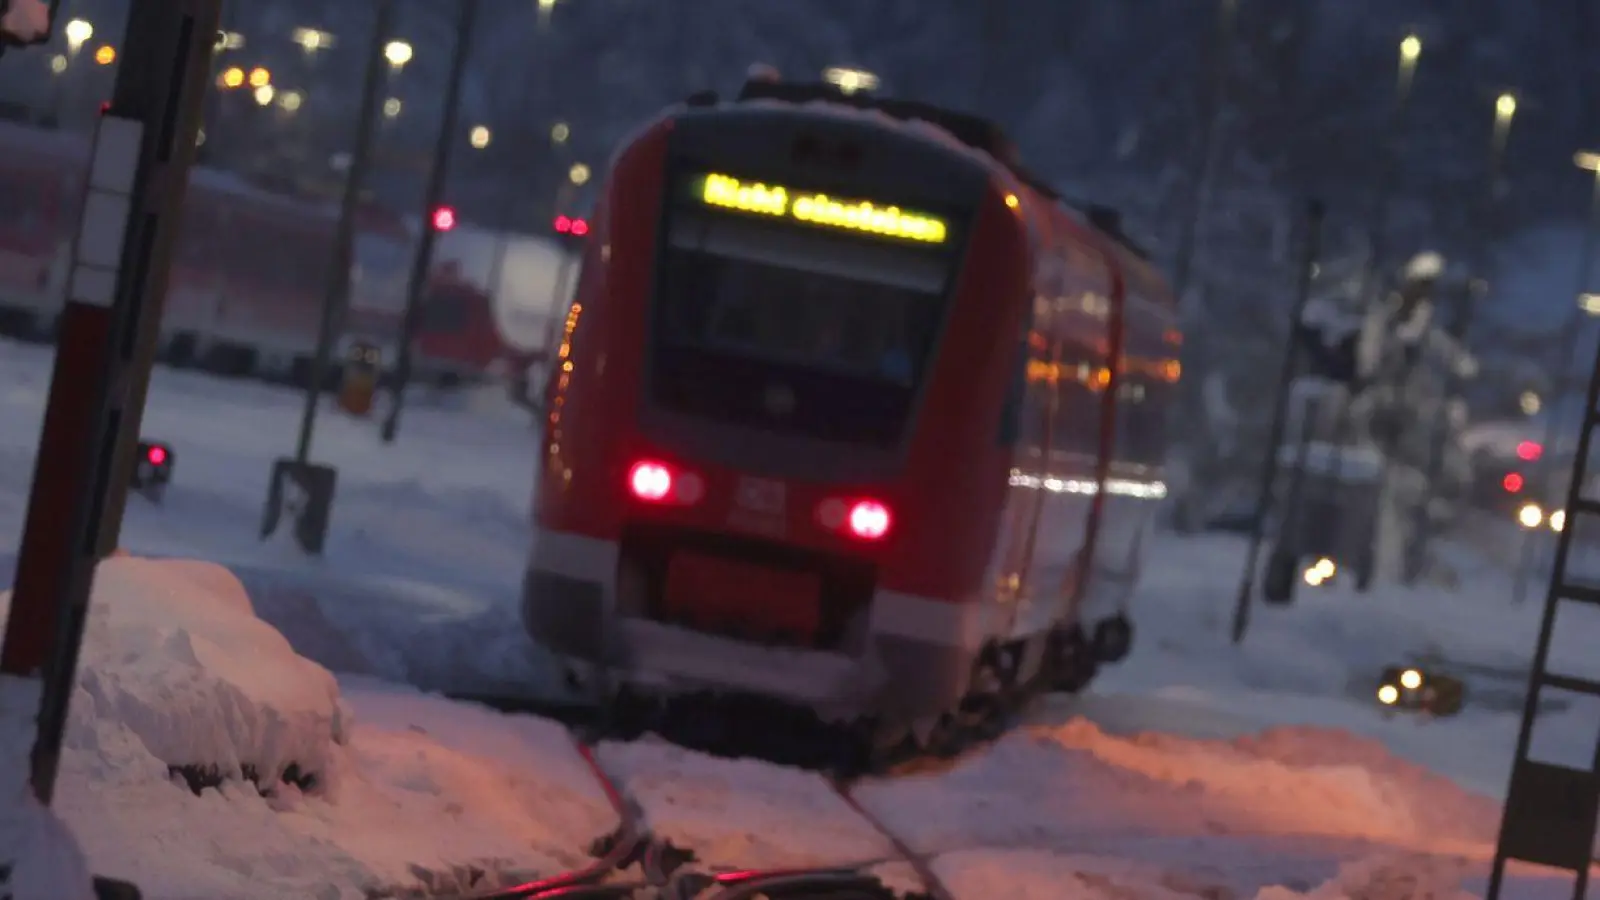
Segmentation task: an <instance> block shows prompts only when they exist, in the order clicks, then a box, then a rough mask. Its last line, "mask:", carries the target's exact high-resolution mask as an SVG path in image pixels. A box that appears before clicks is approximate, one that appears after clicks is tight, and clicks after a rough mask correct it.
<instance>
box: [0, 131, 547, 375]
mask: <svg viewBox="0 0 1600 900" xmlns="http://www.w3.org/2000/svg"><path fill="white" fill-rule="evenodd" d="M87 153H88V143H87V139H86V138H85V137H84V136H83V135H81V134H75V133H67V132H58V131H52V130H45V129H39V128H35V127H31V126H27V125H23V124H18V123H15V122H4V121H0V317H4V318H5V319H6V320H7V323H8V325H9V327H10V330H12V331H19V332H22V333H32V334H33V335H36V336H43V335H45V334H48V333H49V331H50V329H51V328H52V324H53V322H54V320H55V317H56V315H57V314H58V313H59V312H60V309H61V304H62V297H63V294H64V291H65V289H66V257H67V252H68V247H69V242H70V240H71V239H72V234H73V229H74V227H75V222H76V216H77V208H78V203H79V198H80V194H81V177H82V173H83V171H84V165H85V162H86V160H87ZM334 226H335V211H334V210H333V209H332V208H331V207H330V206H329V205H328V204H325V203H321V202H317V201H314V200H308V199H302V198H296V197H291V196H286V195H283V194H276V193H272V192H270V191H267V190H263V189H262V188H260V187H257V186H254V185H251V184H249V183H247V182H246V181H244V180H243V179H241V178H239V177H238V176H235V175H231V174H228V173H225V172H219V171H216V170H212V169H205V168H197V169H195V170H194V171H193V172H192V174H191V179H190V185H189V191H188V198H187V206H186V208H185V212H184V223H183V233H182V235H181V236H180V238H179V242H178V248H177V256H176V259H175V260H174V266H173V272H172V280H171V286H170V289H169V293H168V297H167V304H166V309H165V313H164V316H163V320H162V331H163V336H164V340H165V348H166V351H167V354H168V357H169V359H173V360H174V361H178V362H188V363H191V364H198V365H202V366H204V367H206V368H212V369H216V370H220V371H227V372H232V373H234V374H247V373H255V374H261V375H267V376H284V375H289V374H291V373H294V372H297V371H298V372H300V373H302V376H301V377H304V374H303V373H305V372H307V371H309V356H310V354H311V352H312V350H313V348H314V347H315V344H316V333H317V328H318V324H319V321H320V310H321V306H322V301H323V296H324V294H325V292H326V289H327V275H328V266H329V264H330V263H331V258H330V250H329V248H330V247H331V246H332V244H333V234H334ZM413 243H414V241H413V235H412V234H411V231H410V229H408V228H407V226H406V225H405V223H404V222H403V221H402V220H401V219H400V218H399V217H397V216H394V215H392V214H389V213H386V212H384V211H382V210H379V209H375V208H366V209H363V210H362V211H361V218H360V220H359V221H358V233H357V238H356V253H355V256H356V266H355V270H354V271H353V272H352V296H351V303H350V309H349V311H348V316H347V318H346V321H345V333H344V341H345V342H346V343H348V342H349V341H352V340H367V341H371V342H373V343H376V344H377V345H379V346H380V347H385V348H386V353H385V355H386V357H387V358H389V359H393V358H394V353H393V345H394V341H395V340H396V338H397V337H398V334H399V322H400V310H401V304H402V298H403V289H404V279H405V275H406V271H407V267H408V266H409V263H410V255H411V252H412V246H413ZM415 346H416V351H417V356H418V372H419V374H420V375H423V376H424V377H426V376H428V375H430V374H432V375H437V376H439V377H441V378H446V379H450V380H459V379H463V378H474V377H478V376H481V375H484V374H487V373H491V372H494V371H497V370H498V369H500V368H505V367H508V366H509V367H512V368H514V367H516V366H518V365H526V361H527V354H526V353H523V352H521V351H519V350H518V349H516V348H515V347H513V346H511V345H510V344H509V343H508V342H507V341H506V340H505V338H504V336H503V335H502V334H501V333H500V331H499V329H498V328H497V327H496V319H495V310H494V308H493V301H492V298H491V297H490V296H489V295H488V293H486V292H485V291H484V290H483V289H482V288H480V287H478V286H476V285H474V284H472V283H471V282H469V281H467V280H466V279H464V278H462V277H460V274H459V273H457V272H452V271H440V272H436V273H435V276H434V279H433V282H432V284H431V285H430V294H429V297H428V298H427V300H426V305H425V309H424V314H423V318H422V328H421V329H420V331H419V333H418V336H417V343H416V345H415Z"/></svg>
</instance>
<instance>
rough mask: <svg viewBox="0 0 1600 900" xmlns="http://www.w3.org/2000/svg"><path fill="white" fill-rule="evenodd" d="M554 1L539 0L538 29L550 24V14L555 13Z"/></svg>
mask: <svg viewBox="0 0 1600 900" xmlns="http://www.w3.org/2000/svg"><path fill="white" fill-rule="evenodd" d="M555 8H556V0H539V27H541V28H543V27H545V26H546V25H549V24H550V14H551V13H552V12H554V11H555Z"/></svg>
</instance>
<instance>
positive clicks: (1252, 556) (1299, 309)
mask: <svg viewBox="0 0 1600 900" xmlns="http://www.w3.org/2000/svg"><path fill="white" fill-rule="evenodd" d="M1326 212H1327V211H1326V209H1325V208H1324V207H1323V205H1322V203H1321V202H1320V201H1317V200H1312V201H1310V202H1309V203H1307V204H1306V236H1305V247H1304V250H1303V251H1302V252H1303V256H1302V257H1301V260H1300V275H1299V283H1298V284H1297V285H1296V288H1295V291H1296V293H1295V298H1294V310H1293V311H1292V312H1291V313H1290V319H1289V344H1288V346H1287V347H1286V348H1285V349H1284V351H1283V365H1282V367H1281V368H1280V369H1279V370H1278V396H1277V399H1276V400H1275V401H1274V402H1273V406H1272V425H1271V428H1270V431H1269V432H1268V437H1267V458H1266V461H1265V462H1264V463H1262V465H1261V492H1260V494H1259V495H1257V497H1256V510H1255V516H1254V517H1253V518H1254V520H1253V521H1252V523H1251V527H1250V549H1249V551H1248V552H1247V553H1246V554H1245V564H1244V571H1243V572H1241V573H1240V575H1239V593H1238V595H1237V596H1235V597H1234V606H1233V642H1234V643H1235V644H1237V643H1239V642H1241V641H1243V640H1244V635H1245V631H1246V630H1248V629H1249V627H1250V598H1251V597H1252V596H1254V594H1255V582H1256V567H1257V565H1258V564H1259V563H1260V559H1261V541H1262V538H1263V536H1264V532H1265V530H1266V527H1265V523H1266V518H1267V509H1268V508H1269V507H1270V505H1271V502H1272V501H1271V497H1272V485H1273V482H1274V481H1275V480H1276V479H1277V475H1278V447H1279V445H1280V444H1282V443H1283V431H1284V426H1285V422H1284V419H1285V418H1286V415H1285V414H1286V413H1287V411H1288V405H1289V392H1290V387H1291V385H1292V384H1293V381H1294V372H1295V366H1296V363H1297V362H1299V358H1300V341H1299V339H1298V338H1297V336H1296V332H1297V331H1298V329H1299V326H1300V323H1301V322H1302V321H1304V319H1305V312H1306V304H1307V303H1309V302H1310V301H1311V273H1312V270H1313V269H1314V268H1315V267H1316V264H1317V257H1318V256H1320V255H1321V254H1322V225H1323V220H1324V218H1325V216H1326ZM1308 427H1309V425H1308Z"/></svg>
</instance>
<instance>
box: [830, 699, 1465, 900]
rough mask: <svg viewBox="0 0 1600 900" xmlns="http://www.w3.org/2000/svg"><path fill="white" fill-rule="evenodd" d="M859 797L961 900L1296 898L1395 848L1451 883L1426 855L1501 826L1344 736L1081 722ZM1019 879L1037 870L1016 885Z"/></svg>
mask: <svg viewBox="0 0 1600 900" xmlns="http://www.w3.org/2000/svg"><path fill="white" fill-rule="evenodd" d="M858 796H859V797H860V799H861V801H862V802H863V804H865V805H866V806H867V808H869V809H870V810H872V812H873V813H874V814H875V815H877V816H878V817H879V818H880V819H881V820H882V821H883V822H884V823H885V824H886V825H887V826H888V827H890V828H892V829H894V830H895V831H896V832H897V833H898V834H899V835H900V836H901V837H902V838H903V839H904V840H905V841H906V843H907V844H908V845H910V846H911V847H913V848H915V849H916V850H918V851H921V852H923V853H928V854H931V855H935V856H937V861H936V866H935V868H936V870H937V871H938V872H939V873H940V874H941V877H945V878H947V879H949V881H950V882H951V883H952V885H953V886H954V885H961V886H962V887H958V888H957V891H958V893H960V894H962V895H963V896H984V895H986V894H987V895H991V896H992V895H997V893H996V892H997V891H999V890H1000V888H1001V887H1002V886H1005V887H1007V888H1008V890H1007V892H1006V893H1007V896H1010V895H1011V894H1010V893H1009V887H1010V886H1011V885H1014V884H1018V883H1038V884H1040V885H1046V884H1051V883H1057V884H1067V885H1073V884H1076V885H1077V889H1076V890H1070V891H1068V892H1066V893H1065V894H1055V895H1050V896H1086V897H1102V896H1113V895H1116V894H1117V893H1118V892H1119V891H1127V890H1132V891H1133V892H1134V893H1135V894H1137V895H1138V896H1150V897H1160V896H1164V895H1166V894H1168V893H1171V894H1184V893H1189V894H1190V895H1193V894H1196V893H1218V891H1211V890H1208V891H1205V892H1202V891H1200V890H1189V889H1186V888H1184V887H1183V885H1189V886H1190V887H1193V885H1194V884H1199V883H1204V884H1212V885H1215V886H1217V887H1218V888H1219V890H1220V892H1221V894H1224V895H1227V896H1235V897H1238V896H1254V895H1255V894H1256V893H1257V892H1258V891H1262V890H1264V889H1267V888H1281V889H1283V890H1286V891H1299V892H1305V891H1312V890H1313V889H1317V890H1321V889H1320V888H1317V886H1318V885H1327V884H1330V883H1332V882H1333V880H1334V879H1335V878H1336V876H1339V872H1340V871H1341V870H1340V867H1341V866H1345V865H1347V864H1352V863H1357V862H1361V861H1370V860H1372V859H1374V858H1375V857H1378V856H1386V857H1394V856H1395V854H1397V853H1398V854H1411V855H1412V856H1414V859H1415V860H1422V861H1423V862H1425V863H1426V865H1423V863H1422V862H1416V863H1415V864H1412V863H1407V864H1406V865H1404V866H1402V867H1401V868H1403V869H1404V870H1405V872H1408V873H1411V874H1410V875H1408V876H1406V877H1415V878H1422V877H1423V875H1422V874H1418V873H1422V872H1425V871H1426V872H1433V873H1435V874H1433V875H1428V876H1427V877H1428V878H1431V879H1435V880H1437V879H1440V878H1442V879H1444V880H1446V881H1451V879H1454V880H1453V881H1451V884H1456V883H1459V880H1460V876H1459V873H1458V874H1456V875H1451V876H1448V877H1447V876H1445V875H1439V874H1438V873H1439V872H1443V871H1444V870H1445V869H1446V868H1448V867H1446V866H1443V863H1442V862H1440V861H1439V859H1438V857H1439V856H1440V855H1448V856H1460V855H1468V856H1473V857H1481V856H1483V855H1485V854H1487V852H1488V848H1487V842H1488V841H1489V840H1491V839H1492V836H1493V832H1494V827H1495V824H1496V820H1497V810H1496V808H1495V806H1494V804H1493V803H1492V802H1491V801H1489V800H1487V799H1486V798H1482V797H1477V796H1474V795H1470V794H1467V793H1466V792H1465V791H1463V790H1461V789H1460V788H1458V787H1456V786H1454V785H1453V784H1452V783H1451V782H1448V781H1446V780H1445V779H1443V778H1439V777H1436V776H1434V775H1432V774H1430V773H1428V772H1427V771H1426V770H1423V769H1421V768H1419V767H1416V766H1413V765H1411V764H1409V763H1405V762H1402V761H1400V760H1398V759H1396V758H1394V757H1393V756H1391V755H1389V754H1388V753H1387V751H1385V750H1384V749H1383V748H1382V747H1381V746H1379V745H1377V744H1375V743H1373V742H1370V741H1366V740H1364V739H1360V738H1356V737H1353V736H1350V735H1347V734H1343V733H1340V732H1333V731H1327V730H1319V729H1289V728H1285V729H1277V730H1274V731H1269V732H1266V733H1264V734H1261V735H1258V736H1255V737H1249V738H1241V739H1235V740H1231V741H1220V740H1193V739H1186V738H1178V737H1171V736H1166V735H1138V736H1133V737H1126V738H1124V737H1115V736H1112V735H1108V734H1106V733H1105V732H1103V731H1101V730H1100V729H1099V728H1098V727H1097V726H1095V725H1093V724H1090V723H1089V722H1087V721H1083V720H1075V721H1072V722H1069V723H1067V724H1066V725H1063V726H1060V727H1053V728H1043V727H1034V728H1029V729H1027V730H1025V731H1022V732H1017V733H1014V734H1012V735H1010V736H1008V737H1006V738H1004V739H1002V740H1001V741H1000V742H999V743H998V744H996V745H995V747H994V748H993V749H992V750H991V751H989V752H987V753H984V754H981V755H979V756H976V757H974V758H972V759H970V760H967V761H964V762H962V763H961V764H959V765H957V766H956V767H954V768H953V769H951V770H950V771H948V772H944V773H940V774H933V775H922V776H914V777H905V778H900V779H896V780H892V781H877V782H872V783H868V784H865V785H863V786H862V787H861V788H860V789H859V790H858ZM1068 857H1070V858H1068ZM1407 858H1408V859H1409V858H1412V857H1407ZM1086 859H1090V860H1094V861H1095V864H1094V865H1093V866H1089V865H1088V863H1086V862H1085V860H1086ZM1108 866H1109V867H1110V868H1107V867H1108ZM1027 870H1037V872H1036V875H1034V876H1028V877H1025V878H1024V877H1020V876H1019V874H1018V873H1019V872H1023V871H1027ZM1146 870H1148V871H1146ZM1363 871H1365V870H1363ZM1384 871H1389V870H1384ZM1451 871H1454V870H1451ZM1061 872H1071V873H1074V874H1073V875H1072V876H1071V877H1067V876H1065V875H1060V874H1059V873H1061ZM1051 873H1057V874H1051ZM1058 876H1059V877H1058ZM1344 877H1347V879H1358V875H1356V874H1348V875H1347V876H1344ZM1359 877H1366V878H1367V882H1364V883H1371V882H1373V881H1375V880H1378V878H1379V876H1378V874H1377V873H1376V870H1374V871H1373V872H1372V873H1369V875H1367V876H1359ZM1385 877H1388V876H1385ZM1394 878H1400V876H1399V875H1395V876H1394ZM1180 882H1181V883H1182V884H1180ZM1341 883H1342V882H1341ZM1136 884H1143V885H1145V887H1143V888H1137V887H1134V885H1136ZM985 886H987V887H985ZM1329 890H1335V888H1329ZM1358 895H1360V896H1367V895H1368V894H1366V893H1361V892H1358ZM1019 896H1028V895H1019ZM1039 896H1046V895H1045V894H1040V895H1039ZM1278 896H1279V897H1282V896H1290V895H1284V894H1280V895H1278ZM1312 896H1316V897H1323V896H1332V895H1329V894H1327V893H1314V894H1313V895H1312ZM1371 896H1375V897H1382V896H1387V895H1386V894H1385V893H1384V891H1382V890H1379V891H1377V893H1373V894H1371ZM1395 896H1398V895H1395ZM1435 896H1438V895H1437V894H1435ZM1264 900H1270V898H1264Z"/></svg>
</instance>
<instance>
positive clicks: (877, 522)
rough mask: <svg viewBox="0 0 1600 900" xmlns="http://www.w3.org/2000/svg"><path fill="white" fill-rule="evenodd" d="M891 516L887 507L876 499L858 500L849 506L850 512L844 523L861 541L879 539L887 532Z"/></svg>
mask: <svg viewBox="0 0 1600 900" xmlns="http://www.w3.org/2000/svg"><path fill="white" fill-rule="evenodd" d="M892 521H893V517H892V516H890V515H889V507H887V506H884V505H883V504H882V503H879V502H878V501H876V500H860V501H857V502H856V504H855V505H854V506H852V507H850V514H849V515H847V516H846V517H845V525H846V527H848V528H849V530H850V534H851V536H853V537H856V538H859V539H861V540H863V541H876V540H881V539H882V538H883V537H884V535H886V534H888V533H889V525H890V524H891V523H892Z"/></svg>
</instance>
